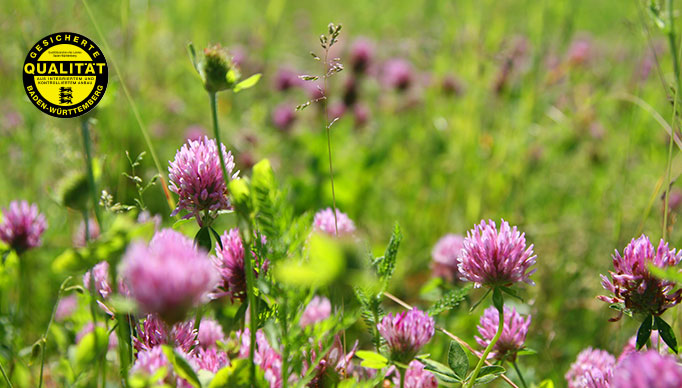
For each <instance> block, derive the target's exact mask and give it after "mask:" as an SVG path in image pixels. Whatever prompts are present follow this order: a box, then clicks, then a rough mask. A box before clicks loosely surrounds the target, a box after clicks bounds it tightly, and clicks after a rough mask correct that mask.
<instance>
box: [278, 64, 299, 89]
mask: <svg viewBox="0 0 682 388" xmlns="http://www.w3.org/2000/svg"><path fill="white" fill-rule="evenodd" d="M303 82H304V81H303V80H302V79H300V78H299V77H298V74H296V72H295V71H293V70H291V69H286V68H281V69H279V70H277V73H276V74H275V82H274V86H275V90H277V91H280V92H284V91H287V90H289V89H293V88H296V87H299V86H301V85H303Z"/></svg>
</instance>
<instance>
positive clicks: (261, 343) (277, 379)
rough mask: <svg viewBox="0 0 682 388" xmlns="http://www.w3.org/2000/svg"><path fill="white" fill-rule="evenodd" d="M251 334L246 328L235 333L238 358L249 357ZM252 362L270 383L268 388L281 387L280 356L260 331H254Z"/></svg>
mask: <svg viewBox="0 0 682 388" xmlns="http://www.w3.org/2000/svg"><path fill="white" fill-rule="evenodd" d="M250 333H251V332H250V331H249V329H248V328H245V329H244V330H240V331H238V332H237V339H238V340H239V342H240V344H241V346H240V347H239V358H248V357H249V347H250V346H251V334H250ZM253 362H254V363H255V364H256V365H258V366H260V368H261V369H262V370H263V371H264V372H265V380H267V381H268V382H269V383H270V388H280V387H281V386H282V356H281V355H280V354H279V353H277V351H276V350H275V349H274V348H273V347H272V346H271V345H270V343H269V342H268V340H267V338H265V334H263V331H262V330H258V331H256V352H255V354H254V357H253Z"/></svg>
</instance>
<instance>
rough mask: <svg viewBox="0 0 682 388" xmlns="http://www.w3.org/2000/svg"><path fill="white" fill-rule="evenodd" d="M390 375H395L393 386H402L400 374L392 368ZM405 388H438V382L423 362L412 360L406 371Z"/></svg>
mask: <svg viewBox="0 0 682 388" xmlns="http://www.w3.org/2000/svg"><path fill="white" fill-rule="evenodd" d="M388 374H393V379H392V380H393V384H394V385H395V386H396V387H398V386H400V372H399V371H398V370H397V369H396V368H395V367H391V368H390V369H389V370H388ZM405 388H438V380H436V377H435V376H434V375H433V373H431V372H429V371H427V370H426V369H424V365H423V364H422V363H421V362H419V361H417V360H412V361H411V362H410V364H409V365H408V366H407V370H406V371H405Z"/></svg>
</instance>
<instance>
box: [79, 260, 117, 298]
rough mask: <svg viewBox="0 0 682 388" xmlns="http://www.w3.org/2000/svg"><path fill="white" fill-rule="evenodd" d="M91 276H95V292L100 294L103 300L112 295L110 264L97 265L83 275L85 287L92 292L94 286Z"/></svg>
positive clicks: (101, 263)
mask: <svg viewBox="0 0 682 388" xmlns="http://www.w3.org/2000/svg"><path fill="white" fill-rule="evenodd" d="M91 274H94V283H95V284H94V286H95V292H97V293H99V294H100V296H101V297H102V298H103V299H106V298H107V297H109V295H111V292H112V291H111V286H110V285H109V263H107V262H106V261H101V262H99V263H97V264H95V266H94V267H92V269H91V270H90V271H88V272H86V273H85V275H83V287H85V289H86V290H90V288H91V287H92V284H91V283H90V282H91V281H92V279H91V277H90V276H91Z"/></svg>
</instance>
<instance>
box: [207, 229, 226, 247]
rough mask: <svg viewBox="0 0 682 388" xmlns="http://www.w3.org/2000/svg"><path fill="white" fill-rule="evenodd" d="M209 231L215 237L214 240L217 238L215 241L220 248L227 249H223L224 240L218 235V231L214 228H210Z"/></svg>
mask: <svg viewBox="0 0 682 388" xmlns="http://www.w3.org/2000/svg"><path fill="white" fill-rule="evenodd" d="M208 230H210V231H211V234H212V235H213V238H215V240H216V242H217V243H218V246H219V247H220V249H225V248H223V240H221V239H220V235H219V234H218V232H216V230H215V229H213V227H212V226H209V227H208ZM209 252H210V250H209Z"/></svg>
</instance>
